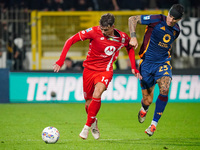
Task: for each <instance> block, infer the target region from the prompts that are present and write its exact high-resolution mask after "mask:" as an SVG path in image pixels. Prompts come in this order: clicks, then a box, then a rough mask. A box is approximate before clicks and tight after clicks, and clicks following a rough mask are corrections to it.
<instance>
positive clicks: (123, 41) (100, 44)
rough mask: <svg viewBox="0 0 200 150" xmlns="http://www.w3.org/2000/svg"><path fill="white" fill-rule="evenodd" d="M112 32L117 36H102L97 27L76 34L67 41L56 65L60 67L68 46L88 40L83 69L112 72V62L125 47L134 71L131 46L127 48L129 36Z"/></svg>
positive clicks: (119, 32)
mask: <svg viewBox="0 0 200 150" xmlns="http://www.w3.org/2000/svg"><path fill="white" fill-rule="evenodd" d="M114 32H115V35H117V36H114V37H108V36H104V35H103V34H102V32H101V30H100V27H99V26H95V27H92V28H89V29H87V30H83V31H80V32H78V33H77V34H75V35H74V36H72V37H71V38H69V39H68V40H67V42H66V43H65V46H64V48H63V51H62V53H61V56H60V59H59V60H58V61H57V62H56V63H57V64H58V65H59V66H62V65H63V63H64V59H65V57H66V54H67V52H68V50H69V48H70V46H71V45H72V44H74V43H76V42H77V41H80V40H82V41H84V40H87V39H89V40H90V44H89V51H88V54H87V58H86V60H85V61H84V62H83V66H84V67H86V68H88V69H91V70H96V71H112V70H113V62H114V61H115V60H116V59H117V57H118V55H119V50H120V49H122V48H123V47H126V49H127V52H128V54H129V58H130V61H131V65H132V69H135V68H136V67H135V52H134V50H133V48H132V46H129V40H130V38H129V36H128V35H127V34H126V33H124V32H121V31H119V30H117V29H114Z"/></svg>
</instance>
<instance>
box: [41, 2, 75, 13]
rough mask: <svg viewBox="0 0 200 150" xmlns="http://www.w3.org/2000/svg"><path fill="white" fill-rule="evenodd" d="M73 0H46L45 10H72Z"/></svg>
mask: <svg viewBox="0 0 200 150" xmlns="http://www.w3.org/2000/svg"><path fill="white" fill-rule="evenodd" d="M72 6H73V2H72V0H45V9H44V10H45V11H66V10H72Z"/></svg>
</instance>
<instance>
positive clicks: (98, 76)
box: [83, 68, 113, 100]
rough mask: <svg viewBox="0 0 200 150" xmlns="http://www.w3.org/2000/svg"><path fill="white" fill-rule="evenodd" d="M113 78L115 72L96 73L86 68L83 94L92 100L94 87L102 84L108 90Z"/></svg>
mask: <svg viewBox="0 0 200 150" xmlns="http://www.w3.org/2000/svg"><path fill="white" fill-rule="evenodd" d="M112 77H113V71H95V70H90V69H87V68H84V70H83V93H84V98H85V99H86V100H87V99H92V95H93V92H94V86H95V85H96V84H97V83H98V82H101V83H103V84H104V85H105V86H106V88H107V87H108V85H109V83H110V81H111V80H112Z"/></svg>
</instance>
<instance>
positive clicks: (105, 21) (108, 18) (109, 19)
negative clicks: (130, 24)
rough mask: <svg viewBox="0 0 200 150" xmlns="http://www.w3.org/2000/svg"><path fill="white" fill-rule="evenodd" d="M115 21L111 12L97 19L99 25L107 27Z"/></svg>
mask: <svg viewBox="0 0 200 150" xmlns="http://www.w3.org/2000/svg"><path fill="white" fill-rule="evenodd" d="M114 22H115V17H114V15H113V14H111V13H107V14H104V15H102V16H101V19H100V21H99V24H100V26H103V27H108V26H112V25H113V24H114Z"/></svg>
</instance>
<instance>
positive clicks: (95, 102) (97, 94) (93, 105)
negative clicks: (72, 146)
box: [79, 82, 106, 139]
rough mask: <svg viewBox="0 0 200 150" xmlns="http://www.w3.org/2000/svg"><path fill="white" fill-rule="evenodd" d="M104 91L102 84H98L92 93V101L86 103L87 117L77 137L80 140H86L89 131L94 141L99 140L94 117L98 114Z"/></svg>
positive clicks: (104, 87)
mask: <svg viewBox="0 0 200 150" xmlns="http://www.w3.org/2000/svg"><path fill="white" fill-rule="evenodd" d="M105 90H106V86H105V85H104V84H103V83H100V82H98V83H97V84H96V85H95V88H94V93H93V96H92V100H91V101H90V100H89V101H86V106H87V104H88V103H89V102H90V103H89V106H88V109H87V111H88V115H87V122H86V124H85V126H84V128H83V130H82V132H81V133H80V134H79V136H80V137H81V138H82V139H87V137H88V133H89V130H90V129H91V132H92V135H93V137H94V138H95V139H99V137H100V133H99V129H98V126H97V118H96V115H97V113H98V112H99V109H100V107H101V95H102V93H103V92H104V91H105Z"/></svg>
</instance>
